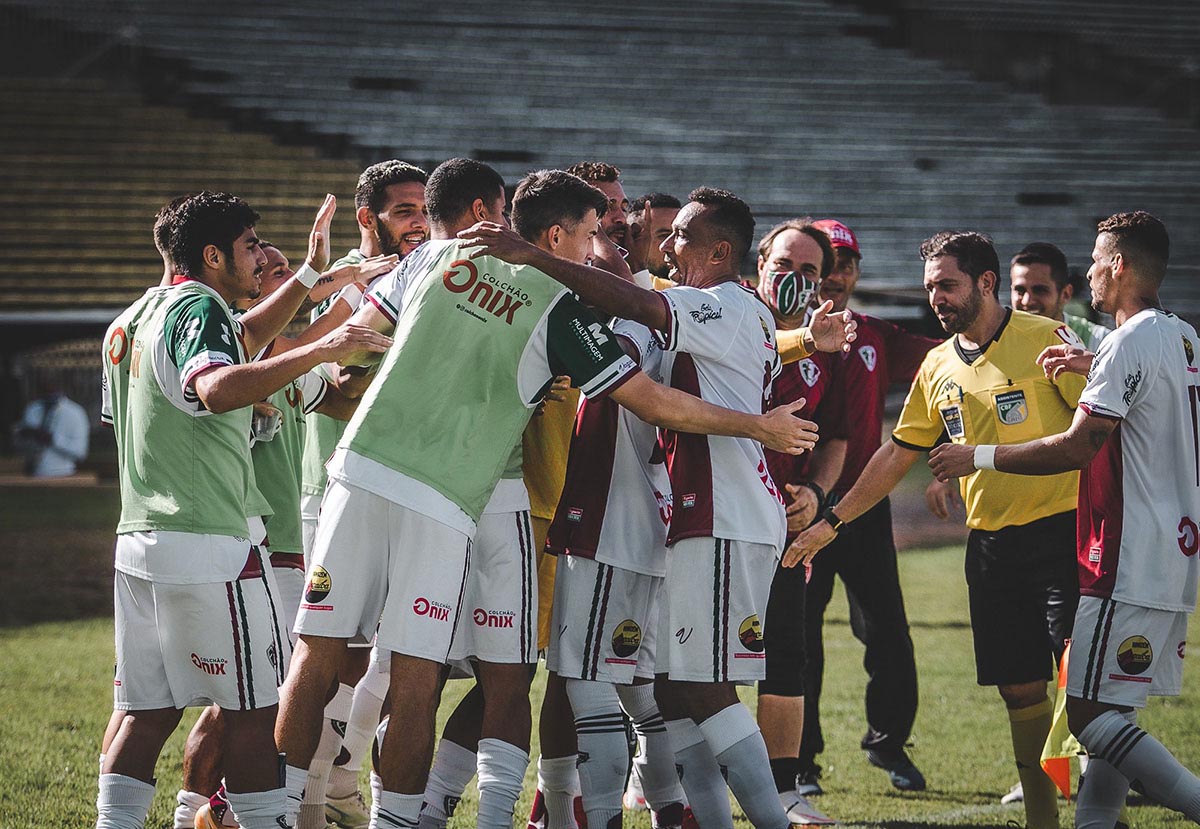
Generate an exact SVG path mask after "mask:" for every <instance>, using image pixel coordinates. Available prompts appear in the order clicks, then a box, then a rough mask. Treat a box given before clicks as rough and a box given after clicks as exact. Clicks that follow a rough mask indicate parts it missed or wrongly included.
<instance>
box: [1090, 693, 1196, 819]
mask: <svg viewBox="0 0 1200 829" xmlns="http://www.w3.org/2000/svg"><path fill="white" fill-rule="evenodd" d="M1079 741H1080V742H1081V743H1083V744H1084V745H1085V746H1087V748H1088V751H1089V752H1090V753H1091V754H1092V755H1093V756H1094V757H1095V758H1096V759H1103V760H1106V761H1108V762H1109V763H1110V764H1111V765H1112V766H1113V768H1114V769H1116V771H1118V772H1120V773H1121V775H1122V776H1123V777H1125V778H1126V779H1127V780H1128V781H1129V784H1130V786H1131V787H1132V788H1134V789H1137V790H1138V791H1141V792H1145V794H1146V795H1148V796H1149V797H1151V798H1153V799H1154V800H1157V801H1158V802H1159V803H1161V804H1162V805H1164V806H1167V807H1169V808H1171V809H1175V810H1176V811H1179V812H1183V813H1184V814H1185V815H1187V816H1188V818H1190V819H1191V820H1194V821H1198V822H1200V778H1197V777H1196V775H1194V774H1192V773H1191V772H1190V771H1188V770H1187V769H1186V768H1184V767H1183V765H1182V764H1181V763H1180V762H1179V761H1178V760H1176V759H1175V757H1174V756H1173V755H1172V754H1171V752H1169V751H1167V749H1166V747H1165V746H1163V744H1162V743H1160V742H1159V741H1158V740H1156V739H1154V738H1153V737H1151V736H1150V735H1149V734H1147V733H1146V732H1145V731H1143V730H1142V729H1140V728H1138V727H1137V726H1136V725H1134V724H1133V723H1131V722H1129V721H1128V720H1126V719H1125V718H1124V717H1122V716H1121V715H1120V714H1119V713H1117V712H1116V711H1105V712H1104V713H1103V714H1101V715H1100V716H1098V717H1096V719H1094V720H1092V721H1091V722H1090V723H1088V725H1087V728H1085V729H1083V731H1082V732H1081V733H1080V734H1079ZM1093 765H1094V764H1093ZM1089 770H1090V769H1089Z"/></svg>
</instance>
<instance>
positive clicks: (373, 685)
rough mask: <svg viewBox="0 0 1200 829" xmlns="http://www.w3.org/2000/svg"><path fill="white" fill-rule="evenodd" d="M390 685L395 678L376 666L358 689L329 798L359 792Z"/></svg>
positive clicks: (335, 767)
mask: <svg viewBox="0 0 1200 829" xmlns="http://www.w3.org/2000/svg"><path fill="white" fill-rule="evenodd" d="M390 683H391V675H390V674H389V673H387V672H386V671H383V672H381V671H377V670H375V669H374V666H373V665H372V666H370V667H368V668H367V672H366V673H365V674H363V675H362V679H360V680H359V681H358V684H357V685H355V686H354V698H353V700H352V702H351V705H350V716H349V717H348V718H347V720H346V735H345V737H344V738H343V739H342V754H341V755H340V756H339V757H338V758H337V760H334V761H333V770H332V771H331V772H330V774H329V788H328V794H329V797H337V798H341V797H349V796H350V795H352V794H354V793H355V792H356V791H358V773H359V772H360V771H362V767H363V763H364V761H365V760H366V759H367V753H368V752H369V751H370V750H371V740H372V739H373V738H374V736H375V727H376V726H377V725H379V712H380V711H382V710H383V698H384V697H385V696H387V692H388V685H389V684H390Z"/></svg>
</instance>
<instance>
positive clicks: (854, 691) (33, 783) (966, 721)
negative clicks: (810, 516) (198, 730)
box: [0, 548, 1200, 829]
mask: <svg viewBox="0 0 1200 829" xmlns="http://www.w3.org/2000/svg"><path fill="white" fill-rule="evenodd" d="M901 571H902V576H903V580H904V588H905V592H906V596H907V603H908V608H909V616H910V619H911V622H912V626H913V639H914V640H915V643H916V648H917V662H918V666H919V670H920V677H921V709H920V713H919V714H918V717H917V722H916V728H915V731H914V734H913V748H912V755H913V757H914V759H915V760H916V762H917V763H918V765H919V766H920V767H921V769H922V770H923V771H924V772H925V775H926V777H927V778H928V779H929V786H930V788H929V791H927V792H924V793H922V794H909V795H906V794H901V793H899V792H895V791H893V790H892V789H891V787H890V786H889V784H888V782H887V779H886V777H885V775H884V774H883V773H882V772H880V771H878V770H876V769H873V768H871V767H870V766H868V765H867V763H866V761H865V760H864V758H863V755H862V752H861V751H860V750H859V749H858V741H859V738H860V737H861V733H862V731H863V728H864V723H863V714H862V691H863V684H864V674H863V671H862V668H861V660H862V649H861V647H860V645H859V644H858V642H857V641H855V640H854V639H853V637H852V636H851V634H850V627H849V621H848V619H849V617H848V613H847V609H846V605H845V600H844V597H843V595H842V594H841V592H840V591H839V592H838V593H837V594H836V595H835V598H834V603H833V605H832V606H831V608H830V615H829V620H828V622H827V632H826V651H827V660H828V661H827V671H828V674H827V677H826V684H825V688H826V692H825V699H824V702H823V707H824V724H825V730H826V740H827V743H828V745H829V749H828V750H827V752H826V754H825V755H824V756H823V757H822V758H821V762H822V764H823V765H824V766H825V777H824V778H823V783H824V785H825V787H826V790H827V792H828V794H826V795H825V796H824V797H822V798H821V799H820V801H819V803H820V806H821V807H822V808H823V809H825V810H826V811H827V812H829V813H830V814H832V815H833V816H834V817H836V818H838V819H840V820H841V821H843V822H844V823H854V824H862V825H874V826H888V827H897V828H898V829H907V827H918V826H919V827H931V829H932V828H933V827H949V826H996V827H1002V826H1004V824H1005V822H1006V821H1007V820H1017V821H1021V822H1024V820H1023V813H1022V812H1021V810H1020V808H1019V807H1002V806H999V805H998V799H999V796H1000V794H1001V793H1003V792H1005V791H1007V790H1008V788H1009V786H1010V785H1012V783H1014V782H1015V781H1016V774H1015V771H1014V769H1013V761H1012V758H1011V754H1010V752H1011V749H1010V746H1009V740H1008V724H1007V718H1006V717H1005V714H1004V710H1003V708H1002V706H1001V703H1000V701H999V698H998V696H997V695H996V692H995V690H994V689H991V688H979V687H978V686H976V685H975V682H974V669H973V660H972V656H971V645H970V630H969V628H968V626H967V622H966V619H967V609H966V589H965V586H964V584H963V579H962V552H961V550H960V549H958V548H953V549H939V550H923V551H914V552H910V553H906V554H904V555H903V556H902V557H901ZM112 660H113V650H112V625H111V622H109V621H108V620H87V621H79V622H62V623H48V624H38V625H31V626H26V627H18V628H7V629H5V630H3V631H0V666H2V667H0V746H3V748H4V750H3V752H0V829H25V827H46V826H88V825H91V823H92V822H93V821H94V819H95V818H94V811H93V803H94V800H95V787H96V756H97V752H98V750H99V742H100V737H101V734H102V733H103V730H104V726H105V723H106V722H107V719H108V715H109V713H110V708H109V706H110V704H111V688H110V685H109V681H110V680H109V677H111V675H112V673H111V672H112ZM542 685H543V683H542V681H541V676H539V680H538V682H537V683H536V685H535V693H534V705H535V709H534V710H535V712H536V710H537V709H536V706H537V704H538V702H539V701H540V699H541V689H542ZM465 690H466V689H465V683H463V682H452V683H450V686H449V688H448V689H447V694H446V700H445V702H444V704H443V707H442V714H443V716H444V715H445V714H446V713H447V712H448V711H449V710H450V708H451V707H452V706H453V703H454V702H455V701H456V700H457V698H458V697H459V696H460V695H461V694H462V693H463V692H464V691H465ZM744 698H745V699H746V700H747V702H752V699H751V698H750V695H748V694H747V695H746V696H745V697H744ZM1198 700H1200V691H1197V689H1196V687H1195V683H1194V682H1193V683H1192V685H1191V688H1188V687H1187V685H1186V684H1185V694H1184V696H1183V697H1181V698H1178V699H1152V700H1151V702H1150V705H1149V706H1148V708H1147V710H1146V711H1145V713H1144V714H1143V715H1142V719H1141V723H1142V724H1143V725H1144V726H1145V727H1146V728H1147V730H1149V731H1151V732H1152V733H1154V734H1156V735H1158V736H1159V737H1161V738H1162V739H1163V740H1164V742H1165V743H1166V744H1167V746H1168V747H1169V748H1171V749H1172V750H1173V751H1174V752H1175V753H1176V755H1177V756H1178V757H1179V758H1180V759H1181V760H1182V761H1183V762H1184V763H1185V764H1187V765H1188V766H1189V767H1191V768H1193V769H1197V768H1200V738H1198V737H1197V734H1200V707H1198V706H1197V704H1196V703H1197V701H1198ZM193 719H194V717H193V715H191V714H189V715H187V716H185V718H184V725H183V726H181V727H180V730H179V732H178V733H176V734H175V736H174V737H172V739H171V740H170V741H169V743H168V744H167V748H166V750H165V751H164V753H163V757H162V759H161V761H160V762H159V765H158V774H159V785H158V793H157V795H156V798H155V802H154V808H153V810H152V811H151V815H150V821H149V822H148V824H147V825H148V826H150V827H167V826H170V825H171V823H170V820H171V810H172V808H173V806H174V794H175V791H176V789H177V788H178V785H179V774H180V772H179V769H180V759H181V751H182V744H183V736H184V732H185V731H186V728H187V727H190V725H191V722H192V721H193ZM534 753H535V755H536V746H535V749H534ZM532 781H533V770H532V766H531V769H530V773H529V775H528V776H527V782H528V784H529V785H527V787H526V791H525V793H524V795H523V797H522V800H521V803H520V805H519V807H518V813H517V814H518V816H519V817H518V823H520V822H521V820H522V819H523V818H524V816H525V814H527V810H528V808H529V801H530V798H531V796H532ZM474 809H475V798H474V796H473V795H472V794H470V793H469V794H468V796H467V797H466V798H465V799H464V801H463V804H462V805H461V806H460V807H459V811H458V814H456V815H455V818H454V820H453V821H452V822H451V826H452V827H455V829H465V827H468V826H472V825H473V824H474ZM738 814H739V826H747V825H748V824H747V823H746V822H745V820H744V819H741V818H740V813H738ZM1131 817H1132V825H1133V826H1134V827H1137V828H1138V829H1142V828H1143V827H1145V828H1146V829H1149V828H1150V827H1167V826H1183V825H1186V824H1187V821H1186V820H1185V819H1184V818H1182V817H1181V816H1179V815H1176V814H1174V813H1171V812H1168V811H1167V810H1165V809H1162V808H1159V807H1155V806H1147V805H1139V806H1135V807H1134V808H1133V809H1132V815H1131ZM1060 820H1061V823H1062V825H1063V826H1069V825H1070V822H1071V811H1070V807H1069V806H1068V805H1067V804H1065V803H1063V804H1062V808H1061V811H1060ZM627 823H628V824H629V825H633V826H638V827H646V826H648V825H649V824H648V820H647V819H646V816H645V814H644V813H643V814H640V815H637V816H633V817H631V818H630V819H629V820H628V821H627Z"/></svg>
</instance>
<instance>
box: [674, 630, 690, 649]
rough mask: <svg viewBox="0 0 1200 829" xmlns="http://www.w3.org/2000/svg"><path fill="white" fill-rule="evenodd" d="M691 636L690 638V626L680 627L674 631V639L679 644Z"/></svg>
mask: <svg viewBox="0 0 1200 829" xmlns="http://www.w3.org/2000/svg"><path fill="white" fill-rule="evenodd" d="M691 638H692V629H691V628H680V629H679V630H677V631H675V641H676V642H678V643H679V644H681V645H682V644H683V643H684V642H686V641H687V640H689V639H691Z"/></svg>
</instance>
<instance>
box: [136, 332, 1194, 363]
mask: <svg viewBox="0 0 1200 829" xmlns="http://www.w3.org/2000/svg"><path fill="white" fill-rule="evenodd" d="M117 330H120V329H117ZM1179 339H1181V340H1183V354H1184V356H1185V357H1187V361H1188V365H1189V366H1190V365H1192V363H1193V361H1194V360H1195V359H1196V349H1195V348H1193V346H1192V341H1191V340H1189V339H1188V338H1187V337H1185V336H1183V335H1182V334H1181V335H1180V336H1179Z"/></svg>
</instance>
